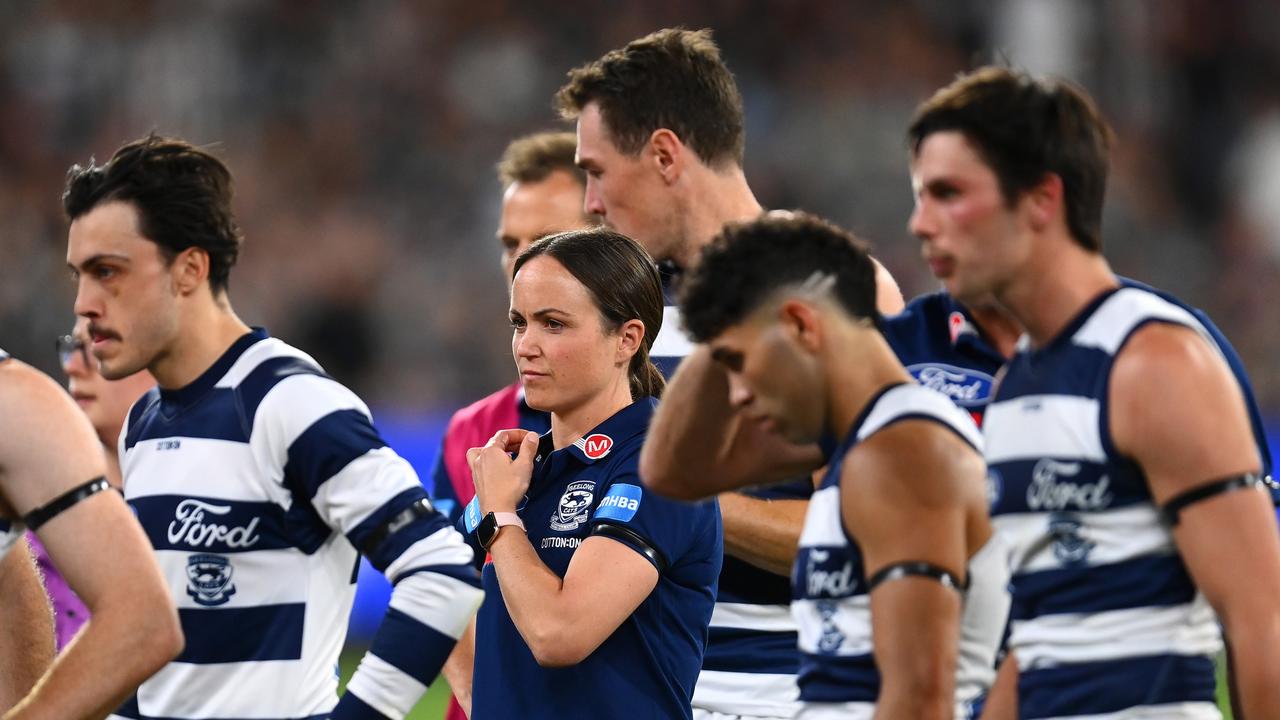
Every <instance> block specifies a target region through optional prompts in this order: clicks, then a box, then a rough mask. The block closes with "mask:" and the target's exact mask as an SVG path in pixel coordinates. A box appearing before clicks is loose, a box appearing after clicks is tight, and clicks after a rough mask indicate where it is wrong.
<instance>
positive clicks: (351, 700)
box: [325, 693, 387, 720]
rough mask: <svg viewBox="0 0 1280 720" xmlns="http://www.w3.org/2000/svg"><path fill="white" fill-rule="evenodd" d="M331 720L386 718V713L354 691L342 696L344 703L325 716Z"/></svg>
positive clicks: (375, 719) (377, 719) (379, 719)
mask: <svg viewBox="0 0 1280 720" xmlns="http://www.w3.org/2000/svg"><path fill="white" fill-rule="evenodd" d="M325 717H326V718H328V719H329V720H384V718H386V717H387V716H386V715H383V714H382V713H380V712H378V711H377V710H374V709H373V708H372V707H370V706H369V704H368V703H366V702H365V701H363V700H361V699H360V698H359V697H357V696H356V695H354V694H353V693H347V694H346V695H343V696H342V703H341V704H340V705H338V707H336V708H334V709H333V712H332V713H330V714H329V715H326V716H325Z"/></svg>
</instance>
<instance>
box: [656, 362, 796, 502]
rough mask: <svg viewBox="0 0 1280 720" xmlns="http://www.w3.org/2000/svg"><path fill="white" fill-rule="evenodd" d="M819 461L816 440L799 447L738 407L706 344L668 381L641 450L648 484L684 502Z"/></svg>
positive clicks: (788, 474)
mask: <svg viewBox="0 0 1280 720" xmlns="http://www.w3.org/2000/svg"><path fill="white" fill-rule="evenodd" d="M821 465H822V452H821V451H820V450H819V449H818V446H817V445H808V446H800V445H796V444H794V443H792V442H790V441H788V440H787V439H786V438H784V437H782V436H781V435H779V434H777V433H775V432H770V431H768V430H766V429H765V428H762V427H761V426H760V425H759V424H757V423H752V422H748V421H747V420H746V419H745V418H743V417H742V416H741V414H739V413H738V412H737V410H736V409H735V408H734V407H733V406H732V405H731V404H730V402H729V380H728V376H727V374H726V373H725V371H724V369H723V368H721V367H720V365H719V364H718V363H717V362H716V361H715V360H713V359H712V357H711V350H710V348H708V347H706V346H699V347H698V348H697V349H696V350H694V351H693V353H691V354H690V355H689V356H688V357H686V358H685V359H684V361H683V362H682V363H681V364H680V369H679V370H677V371H676V373H675V375H674V376H673V377H672V378H671V382H669V383H668V384H667V388H666V390H664V391H663V395H662V402H661V403H660V404H659V405H658V410H657V413H656V414H655V415H654V417H653V423H652V424H651V425H650V426H649V435H648V438H647V439H646V440H645V444H644V450H643V451H642V452H641V453H640V476H641V478H642V479H643V480H644V483H645V485H646V486H647V487H650V488H652V489H653V490H654V491H655V492H658V493H661V494H663V495H666V496H668V497H672V498H676V499H679V500H700V499H703V498H708V497H711V496H713V495H718V494H719V493H722V492H726V491H729V490H738V489H742V488H745V487H750V486H753V485H763V484H766V483H770V482H777V481H779V480H785V479H786V478H789V477H795V476H797V475H807V474H809V473H810V472H812V471H813V470H815V469H817V468H818V467H820V466H821Z"/></svg>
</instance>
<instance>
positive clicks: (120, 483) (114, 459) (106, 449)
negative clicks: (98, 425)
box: [102, 433, 124, 490]
mask: <svg viewBox="0 0 1280 720" xmlns="http://www.w3.org/2000/svg"><path fill="white" fill-rule="evenodd" d="M119 439H120V438H119V433H116V435H115V436H113V437H111V438H110V440H111V442H109V443H108V442H103V443H102V450H103V454H105V455H106V456H107V482H109V483H111V487H113V488H115V489H117V490H121V489H123V488H124V477H123V476H122V475H121V474H120V456H119V454H118V448H119V445H118V444H117V443H118V442H119Z"/></svg>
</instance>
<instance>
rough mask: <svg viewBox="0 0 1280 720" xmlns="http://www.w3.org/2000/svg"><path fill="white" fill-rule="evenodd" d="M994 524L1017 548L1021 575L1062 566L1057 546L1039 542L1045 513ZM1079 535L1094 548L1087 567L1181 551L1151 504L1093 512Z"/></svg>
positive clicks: (996, 520) (1016, 560)
mask: <svg viewBox="0 0 1280 720" xmlns="http://www.w3.org/2000/svg"><path fill="white" fill-rule="evenodd" d="M992 524H993V525H995V527H996V529H998V530H999V531H1000V533H1001V534H1002V535H1004V537H1005V539H1006V540H1007V541H1008V542H1009V544H1010V545H1011V546H1012V547H1013V548H1014V554H1013V556H1012V557H1013V566H1014V567H1016V568H1018V573H1019V574H1023V573H1029V572H1036V571H1039V570H1057V569H1060V568H1061V567H1062V561H1061V560H1060V559H1059V558H1058V557H1057V556H1055V555H1054V545H1053V544H1052V543H1042V542H1038V541H1037V540H1038V539H1039V538H1040V537H1042V536H1043V535H1044V532H1045V530H1044V528H1045V516H1044V513H1039V512H1033V513H1008V514H1005V515H997V516H995V517H994V518H992ZM1078 533H1079V537H1080V539H1081V540H1083V541H1085V542H1087V543H1089V544H1090V545H1091V546H1092V549H1091V550H1090V551H1089V555H1088V557H1087V558H1085V559H1084V560H1083V561H1082V563H1081V564H1083V565H1086V566H1097V565H1110V564H1112V563H1118V562H1123V561H1125V560H1131V559H1133V558H1135V557H1141V556H1147V555H1173V554H1174V553H1176V552H1177V548H1175V547H1174V545H1173V538H1172V537H1170V535H1169V533H1168V532H1166V531H1165V529H1164V526H1162V525H1161V524H1160V522H1159V512H1158V511H1157V510H1156V509H1155V507H1154V506H1152V505H1151V504H1149V503H1142V504H1140V505H1126V506H1122V507H1119V508H1115V509H1111V510H1098V511H1094V512H1091V513H1089V514H1088V515H1087V516H1085V522H1083V523H1081V524H1080V526H1079V529H1078ZM1027 551H1031V553H1030V554H1027Z"/></svg>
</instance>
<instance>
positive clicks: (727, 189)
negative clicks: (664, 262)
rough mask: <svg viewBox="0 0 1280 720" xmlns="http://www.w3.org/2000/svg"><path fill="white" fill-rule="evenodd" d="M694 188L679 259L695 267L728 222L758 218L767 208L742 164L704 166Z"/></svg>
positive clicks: (688, 266)
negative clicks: (762, 203)
mask: <svg viewBox="0 0 1280 720" xmlns="http://www.w3.org/2000/svg"><path fill="white" fill-rule="evenodd" d="M695 180H696V182H695V183H694V188H693V190H692V192H690V193H689V195H688V196H687V197H686V198H685V202H686V204H685V211H686V212H687V213H688V216H687V217H688V218H689V221H688V222H687V223H686V225H685V229H684V230H685V236H686V237H687V238H688V242H686V243H685V244H684V248H683V249H682V251H681V257H678V258H676V259H675V260H676V262H678V263H679V264H680V266H681V267H683V268H692V267H693V266H694V265H696V264H697V262H698V259H699V258H700V257H701V256H702V248H704V247H706V246H707V245H708V244H710V243H711V240H712V239H713V238H715V236H716V235H718V234H719V233H720V230H721V229H722V228H723V227H724V226H725V224H726V223H731V222H739V221H743V220H754V219H755V218H757V217H759V216H760V214H761V213H763V212H764V208H763V207H761V205H760V203H759V202H758V201H757V200H756V196H755V194H754V193H752V192H751V186H750V185H748V184H747V178H746V176H745V175H744V174H743V172H742V168H740V167H738V166H736V165H734V166H733V167H731V168H726V169H723V170H712V169H709V168H705V167H704V168H700V172H699V174H698V176H697V177H696V178H695Z"/></svg>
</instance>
